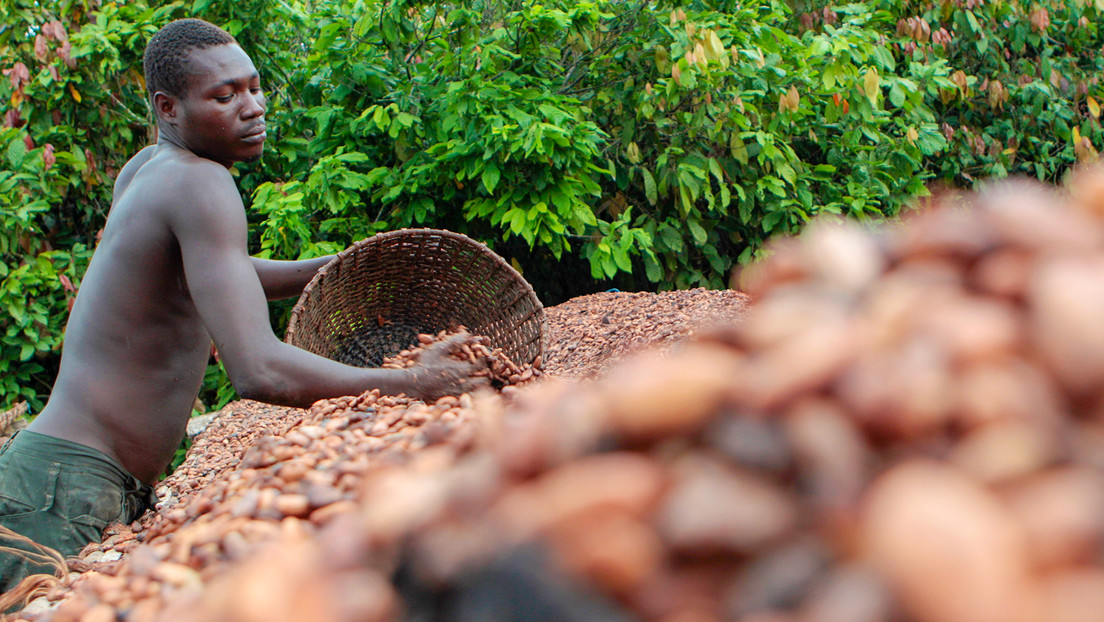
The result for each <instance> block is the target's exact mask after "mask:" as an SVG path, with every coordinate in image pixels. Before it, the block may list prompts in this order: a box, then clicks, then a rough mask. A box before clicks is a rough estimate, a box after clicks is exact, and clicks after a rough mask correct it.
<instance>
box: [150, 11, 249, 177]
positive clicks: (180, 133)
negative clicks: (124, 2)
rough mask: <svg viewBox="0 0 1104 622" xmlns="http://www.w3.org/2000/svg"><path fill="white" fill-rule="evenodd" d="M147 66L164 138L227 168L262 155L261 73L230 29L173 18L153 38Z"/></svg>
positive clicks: (161, 137)
mask: <svg viewBox="0 0 1104 622" xmlns="http://www.w3.org/2000/svg"><path fill="white" fill-rule="evenodd" d="M143 64H144V65H145V70H146V88H147V89H148V90H149V93H150V102H151V103H152V105H153V110H154V113H155V114H156V115H157V120H158V125H159V128H160V138H159V140H163V141H167V142H170V143H172V144H175V145H177V146H178V147H182V148H185V149H187V150H189V151H191V152H193V153H195V154H196V155H200V156H202V157H205V158H208V159H210V160H214V161H216V162H218V163H220V164H223V165H225V166H230V165H231V164H232V163H233V162H241V161H251V160H256V159H257V158H259V157H261V154H262V152H263V150H264V141H265V137H266V135H265V120H264V113H265V97H264V93H263V91H261V83H260V76H259V75H258V74H257V69H256V67H254V66H253V61H251V60H250V59H249V56H248V55H247V54H246V53H245V52H244V51H242V49H241V47H239V46H238V44H237V41H235V40H234V38H233V37H232V36H230V34H229V33H227V32H226V31H224V30H222V29H221V28H219V27H217V26H214V25H212V24H209V23H207V22H204V21H202V20H198V19H182V20H179V21H175V22H171V23H169V24H168V25H166V26H165V27H164V28H162V29H161V30H160V31H158V32H157V34H155V35H154V36H153V38H152V39H151V40H150V43H149V46H148V47H147V48H146V53H145V58H144V61H143Z"/></svg>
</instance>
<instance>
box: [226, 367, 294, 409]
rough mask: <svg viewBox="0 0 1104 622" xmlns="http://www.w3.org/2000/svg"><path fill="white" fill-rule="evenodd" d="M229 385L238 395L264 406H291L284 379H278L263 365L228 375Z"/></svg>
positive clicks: (288, 391)
mask: <svg viewBox="0 0 1104 622" xmlns="http://www.w3.org/2000/svg"><path fill="white" fill-rule="evenodd" d="M230 383H231V384H233V385H234V389H235V390H236V391H237V392H238V395H239V396H240V397H241V398H243V399H247V400H253V401H256V402H264V403H266V404H279V405H281V406H284V405H292V402H294V401H295V400H292V399H290V397H291V396H290V393H291V392H292V391H291V387H290V386H289V385H288V381H287V379H286V378H280V377H279V374H276V373H273V372H272V370H270V369H268V368H267V367H266V366H264V365H252V366H250V368H248V369H243V370H239V371H237V372H236V373H233V374H230Z"/></svg>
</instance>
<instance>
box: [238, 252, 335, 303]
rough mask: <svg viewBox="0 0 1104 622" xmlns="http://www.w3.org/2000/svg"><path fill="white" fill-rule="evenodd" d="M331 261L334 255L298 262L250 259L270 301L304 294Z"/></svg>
mask: <svg viewBox="0 0 1104 622" xmlns="http://www.w3.org/2000/svg"><path fill="white" fill-rule="evenodd" d="M331 259H333V255H326V256H325V257H315V258H314V259H300V260H296V261H280V260H276V259H261V258H259V257H250V260H251V261H252V262H253V269H254V270H256V271H257V276H258V277H259V278H260V279H261V286H262V287H263V288H264V293H265V298H267V299H269V300H280V299H283V298H294V297H296V296H298V295H299V294H301V293H303V288H304V287H306V286H307V283H310V280H311V279H312V278H314V275H315V273H316V272H318V269H319V268H321V267H322V266H324V265H326V264H327V263H329V261H330V260H331Z"/></svg>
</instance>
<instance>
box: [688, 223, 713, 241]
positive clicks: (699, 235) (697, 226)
mask: <svg viewBox="0 0 1104 622" xmlns="http://www.w3.org/2000/svg"><path fill="white" fill-rule="evenodd" d="M686 226H687V227H689V229H690V235H691V236H692V237H693V238H694V243H695V244H699V245H701V244H705V243H706V242H708V241H709V234H708V233H706V231H705V228H704V227H702V226H701V223H700V222H698V221H697V220H693V219H691V220H687V221H686Z"/></svg>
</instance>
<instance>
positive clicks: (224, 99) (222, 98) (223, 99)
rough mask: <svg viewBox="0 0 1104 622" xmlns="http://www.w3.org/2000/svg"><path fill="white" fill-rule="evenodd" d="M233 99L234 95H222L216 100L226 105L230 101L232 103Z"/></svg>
mask: <svg viewBox="0 0 1104 622" xmlns="http://www.w3.org/2000/svg"><path fill="white" fill-rule="evenodd" d="M233 97H234V96H233V95H222V96H220V97H216V98H215V101H218V102H221V103H224V104H225V103H226V102H228V101H230V100H231V99H233Z"/></svg>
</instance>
